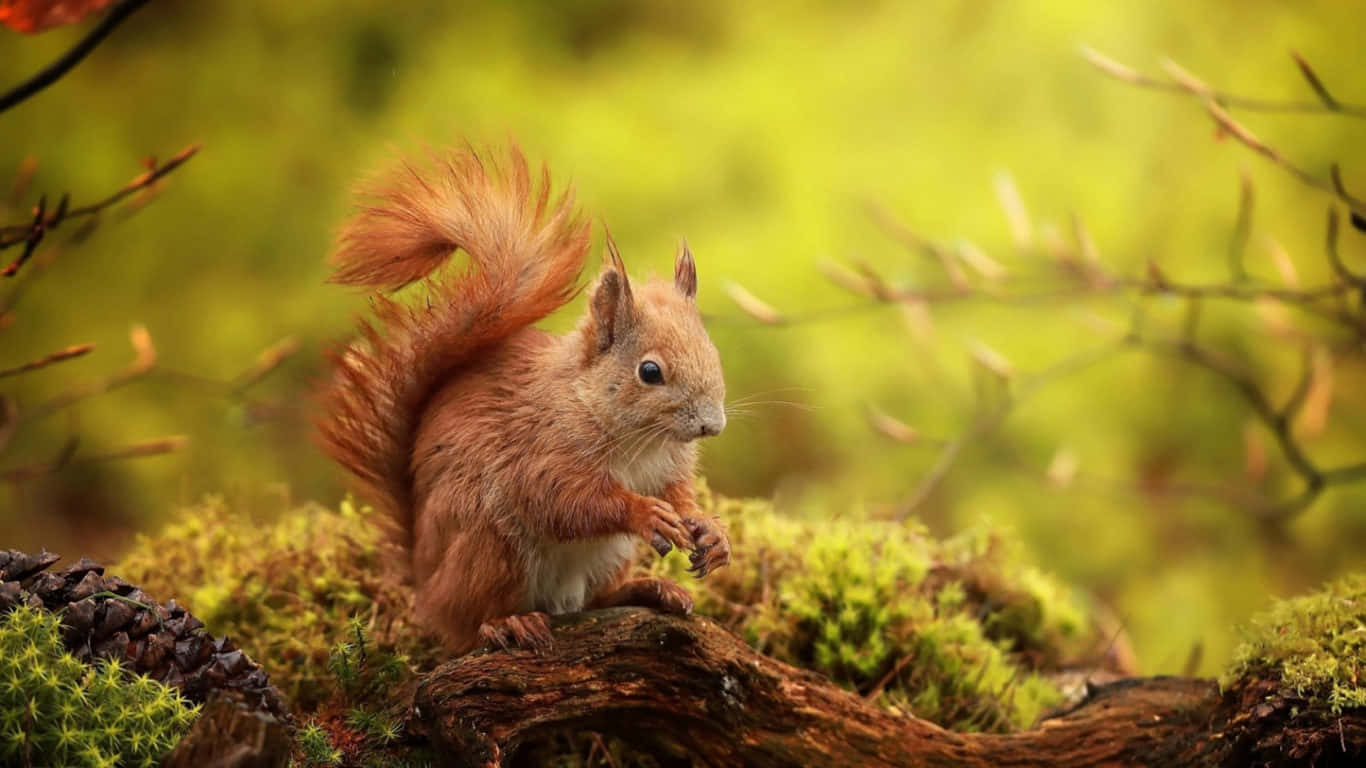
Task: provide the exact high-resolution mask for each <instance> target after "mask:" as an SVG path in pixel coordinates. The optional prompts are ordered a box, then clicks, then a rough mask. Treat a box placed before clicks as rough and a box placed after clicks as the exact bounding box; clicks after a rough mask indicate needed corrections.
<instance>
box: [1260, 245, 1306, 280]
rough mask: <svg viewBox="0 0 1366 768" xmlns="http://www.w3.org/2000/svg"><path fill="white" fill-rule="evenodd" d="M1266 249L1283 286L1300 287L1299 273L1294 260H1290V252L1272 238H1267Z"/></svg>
mask: <svg viewBox="0 0 1366 768" xmlns="http://www.w3.org/2000/svg"><path fill="white" fill-rule="evenodd" d="M1266 250H1267V252H1268V253H1269V254H1270V255H1271V264H1272V265H1273V266H1275V267H1276V272H1277V274H1279V275H1280V276H1281V282H1283V283H1285V287H1287V288H1293V289H1298V288H1299V287H1300V273H1299V270H1297V269H1295V262H1294V261H1291V259H1290V254H1289V253H1287V252H1286V250H1285V247H1284V246H1282V245H1281V244H1280V243H1279V242H1277V241H1276V240H1275V239H1273V238H1269V237H1268V238H1267V240H1266Z"/></svg>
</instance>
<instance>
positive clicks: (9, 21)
mask: <svg viewBox="0 0 1366 768" xmlns="http://www.w3.org/2000/svg"><path fill="white" fill-rule="evenodd" d="M113 1H114V0H0V24H3V25H4V26H7V27H9V28H10V29H13V30H15V31H16V32H22V33H23V34H26V35H32V34H36V33H38V32H42V31H43V30H46V29H51V28H52V27H60V26H62V25H64V24H74V23H76V22H78V21H80V20H81V19H84V18H85V17H86V16H89V15H90V14H92V13H97V12H99V11H102V10H104V8H105V7H106V6H108V5H109V4H110V3H112V2H113Z"/></svg>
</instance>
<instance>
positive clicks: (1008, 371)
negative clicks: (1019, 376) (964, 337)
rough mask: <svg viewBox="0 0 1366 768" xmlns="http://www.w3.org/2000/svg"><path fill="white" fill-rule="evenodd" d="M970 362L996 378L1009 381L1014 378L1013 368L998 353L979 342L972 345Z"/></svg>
mask: <svg viewBox="0 0 1366 768" xmlns="http://www.w3.org/2000/svg"><path fill="white" fill-rule="evenodd" d="M972 360H973V362H975V363H976V364H977V365H979V366H981V367H982V368H984V369H985V370H987V371H989V372H990V373H991V374H992V375H994V376H996V377H997V378H1001V379H1010V378H1013V377H1014V376H1015V366H1013V365H1011V364H1010V361H1009V360H1007V359H1006V358H1005V356H1004V355H1002V354H1001V353H1000V352H997V351H996V350H994V349H992V348H991V347H988V346H987V345H986V344H983V343H982V342H980V341H974V342H973V343H972Z"/></svg>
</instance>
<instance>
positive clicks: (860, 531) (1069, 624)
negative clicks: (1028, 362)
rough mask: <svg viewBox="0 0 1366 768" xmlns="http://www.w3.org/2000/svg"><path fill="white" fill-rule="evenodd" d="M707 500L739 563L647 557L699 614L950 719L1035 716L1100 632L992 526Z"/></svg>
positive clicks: (896, 701) (903, 705)
mask: <svg viewBox="0 0 1366 768" xmlns="http://www.w3.org/2000/svg"><path fill="white" fill-rule="evenodd" d="M699 503H700V506H701V508H702V511H703V512H704V513H706V514H712V515H718V516H720V517H721V518H722V519H723V520H724V521H725V522H726V524H727V526H728V528H729V532H730V540H731V545H732V550H733V556H732V564H731V565H730V566H729V567H728V568H724V569H722V570H720V571H717V572H716V573H714V574H712V575H710V576H708V577H707V578H706V579H705V580H702V581H697V580H695V579H692V578H691V577H690V576H689V575H687V574H686V572H685V571H684V569H685V568H686V561H685V559H684V558H682V557H681V556H671V557H669V558H667V559H665V560H664V561H662V562H659V563H657V564H656V565H654V566H653V568H654V570H655V571H656V572H662V573H665V574H667V575H669V576H671V577H673V578H676V579H677V580H678V581H680V583H683V584H684V585H686V586H688V587H689V589H690V591H692V593H693V595H694V597H695V599H696V601H697V611H698V612H699V613H703V614H706V615H710V616H713V617H717V618H720V619H722V620H723V621H725V622H727V623H728V624H729V625H730V626H731V627H732V628H734V629H735V630H736V631H738V632H739V633H740V634H741V635H742V636H743V637H745V639H746V640H747V641H748V642H750V643H751V644H752V645H753V646H754V647H755V648H756V649H758V650H760V651H763V652H764V653H767V654H769V655H772V656H774V657H776V658H778V659H781V660H783V661H786V662H788V663H791V664H795V665H797V666H802V667H806V668H809V669H814V670H817V671H819V672H821V673H823V674H826V675H828V676H829V677H831V678H832V679H833V680H835V681H836V682H838V683H840V684H841V685H844V686H846V687H849V688H852V689H855V690H857V691H859V692H861V693H864V694H870V695H876V696H877V697H878V698H879V699H880V700H881V701H883V703H884V704H886V705H888V706H892V707H895V708H897V709H900V710H903V711H909V712H911V713H914V714H915V715H917V716H919V717H923V718H926V719H930V720H933V721H935V722H937V723H940V724H942V725H944V726H946V727H950V728H956V729H962V730H988V731H1007V730H1011V729H1014V728H1020V727H1025V726H1028V725H1029V724H1030V723H1032V722H1033V721H1034V720H1035V718H1036V717H1037V716H1038V715H1039V714H1040V713H1041V712H1042V711H1044V710H1045V709H1046V708H1048V707H1050V706H1052V705H1054V704H1056V703H1058V702H1059V701H1060V699H1061V694H1060V692H1059V690H1058V688H1057V687H1056V686H1055V685H1054V684H1053V683H1052V682H1051V681H1050V680H1049V679H1048V677H1047V673H1048V672H1050V671H1053V670H1055V669H1057V668H1058V667H1059V666H1060V665H1061V664H1063V663H1064V662H1066V661H1076V660H1079V659H1080V658H1081V657H1082V656H1083V655H1084V654H1085V653H1086V652H1087V651H1088V650H1091V649H1093V648H1094V645H1095V643H1096V637H1095V635H1094V633H1092V632H1091V631H1090V629H1089V627H1088V626H1087V624H1086V622H1085V621H1084V619H1083V612H1082V611H1081V609H1080V608H1079V606H1078V605H1077V603H1076V601H1075V600H1074V599H1073V598H1072V597H1071V596H1070V595H1068V593H1067V591H1066V590H1065V589H1064V588H1063V587H1062V586H1061V585H1060V584H1058V583H1057V582H1056V581H1054V580H1052V579H1051V578H1049V577H1047V576H1045V575H1044V574H1042V573H1040V572H1038V571H1037V570H1034V569H1031V568H1028V567H1025V566H1023V565H1021V564H1020V563H1019V561H1018V558H1017V556H1016V553H1015V552H1014V551H1013V550H1012V548H1011V547H1010V546H1009V545H1008V543H1007V541H1006V540H1005V539H1003V538H1002V537H1001V536H999V535H998V534H995V533H991V532H989V531H987V530H985V529H983V530H974V531H970V532H968V533H966V534H964V535H962V536H958V537H955V538H953V539H949V540H946V541H936V540H934V539H932V538H930V537H929V536H927V535H926V533H925V531H924V529H923V528H921V527H919V526H918V525H916V524H914V523H904V524H903V523H898V522H894V521H886V520H875V519H869V518H867V517H866V516H862V515H858V514H850V515H845V516H841V517H829V518H825V519H821V520H811V521H807V520H798V519H794V518H791V517H786V516H783V515H781V514H778V513H777V512H775V511H774V509H773V506H772V505H771V504H770V503H768V502H766V501H757V500H736V499H726V498H722V497H718V496H715V495H713V494H711V493H710V492H708V491H707V490H706V489H705V488H703V489H702V490H701V492H700V495H699Z"/></svg>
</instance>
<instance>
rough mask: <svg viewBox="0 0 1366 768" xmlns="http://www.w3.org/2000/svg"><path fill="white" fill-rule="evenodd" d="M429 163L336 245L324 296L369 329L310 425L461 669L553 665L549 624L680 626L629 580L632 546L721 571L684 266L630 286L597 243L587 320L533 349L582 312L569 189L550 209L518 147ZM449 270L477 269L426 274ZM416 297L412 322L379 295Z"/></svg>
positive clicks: (674, 597) (694, 324)
mask: <svg viewBox="0 0 1366 768" xmlns="http://www.w3.org/2000/svg"><path fill="white" fill-rule="evenodd" d="M431 160H432V162H430V163H429V164H428V165H427V166H426V167H419V166H414V165H412V164H408V163H405V164H403V165H402V166H401V167H400V168H399V169H398V170H397V171H396V172H394V173H392V174H391V175H390V176H388V177H387V178H383V179H381V180H380V181H378V182H376V183H374V184H373V185H372V186H370V187H369V188H367V189H362V194H363V198H364V199H365V200H366V201H367V202H366V203H365V204H363V205H362V207H361V208H360V210H359V211H358V212H357V213H356V214H355V215H354V217H353V218H352V219H351V220H350V221H349V222H348V223H347V224H346V225H345V226H344V227H343V229H342V232H341V236H340V240H339V247H338V249H337V251H336V253H335V254H334V255H333V256H332V259H331V261H332V264H333V265H334V267H335V273H334V274H333V276H332V280H333V281H334V282H339V283H343V284H347V285H356V286H364V287H366V288H371V289H375V290H376V295H375V296H374V297H373V299H372V301H373V309H374V319H373V320H372V321H368V322H367V321H362V322H361V325H360V336H359V339H358V341H357V342H355V343H353V344H351V345H350V346H349V347H347V348H346V349H344V350H343V351H341V352H340V353H338V354H336V355H334V356H333V375H332V379H331V381H330V382H329V384H328V385H327V386H326V387H325V388H324V389H323V390H322V392H321V396H320V405H321V409H320V414H319V417H318V424H317V425H318V428H319V430H318V431H319V436H320V441H321V443H322V446H323V448H324V450H325V451H326V452H327V453H328V454H329V455H330V456H331V457H332V458H333V459H334V460H336V461H337V462H338V463H340V464H341V465H342V466H343V467H345V468H346V469H347V470H349V471H350V472H351V473H352V474H353V475H354V476H355V478H356V479H357V480H358V481H359V486H360V491H361V492H362V494H363V495H364V496H365V497H367V498H368V499H369V500H370V501H372V502H373V503H374V504H376V505H377V506H378V507H379V508H381V509H382V510H383V511H384V513H385V514H387V515H388V516H389V517H390V519H392V521H393V522H394V523H395V526H394V527H395V528H396V529H397V532H398V534H399V536H400V539H401V543H402V544H403V545H405V547H406V549H407V551H408V552H409V554H410V559H411V565H412V574H413V577H414V581H415V583H416V600H415V610H416V612H417V617H418V619H419V621H420V622H421V623H423V624H424V625H426V626H428V627H430V628H431V629H433V630H435V631H436V633H437V634H439V635H440V636H441V637H442V638H443V639H444V641H445V643H446V645H447V647H448V648H449V649H450V650H452V651H454V652H464V651H467V650H470V649H473V648H475V647H477V646H479V645H481V644H486V645H498V646H502V647H504V648H507V647H512V646H518V647H531V648H541V647H547V646H549V645H550V644H551V642H552V637H551V633H550V628H549V622H548V616H547V615H548V614H556V613H565V612H572V611H578V610H581V609H584V608H594V607H607V606H616V605H642V606H649V607H653V608H656V609H658V610H662V611H667V612H673V613H687V612H689V611H691V610H692V599H691V597H690V596H689V595H688V593H687V591H686V590H684V589H683V588H682V587H680V586H679V585H677V584H675V583H673V582H671V581H668V580H666V579H659V578H646V579H631V578H630V571H631V568H632V565H633V562H632V561H633V559H634V553H635V545H634V541H635V539H636V538H637V537H641V538H644V539H645V540H646V541H648V542H650V543H651V545H652V546H654V548H655V549H656V550H657V551H659V553H660V554H661V555H663V554H666V553H668V552H669V550H670V549H671V548H672V547H679V548H680V549H686V550H690V558H691V566H692V568H691V569H690V570H692V571H693V572H694V573H695V574H696V575H698V576H699V577H700V576H704V575H706V574H707V573H709V572H710V571H712V570H714V569H715V568H718V567H721V566H723V565H725V564H726V563H727V562H728V561H729V557H730V545H729V543H728V541H727V539H726V535H725V530H724V529H723V528H722V527H721V525H720V523H719V521H716V520H713V519H709V518H704V517H701V516H699V515H698V514H697V509H696V502H695V497H694V492H693V472H694V465H695V463H696V457H697V451H696V441H697V440H698V438H701V437H706V436H711V435H716V434H719V433H720V432H721V430H722V429H723V428H724V427H725V424H726V412H725V405H724V402H725V382H724V380H723V379H722V375H721V360H720V357H719V355H718V354H717V351H716V347H715V346H714V345H713V344H712V342H711V339H710V338H709V337H708V335H707V331H706V329H705V328H704V327H703V325H702V318H701V315H700V314H699V312H698V309H697V303H696V297H697V272H696V267H695V264H694V261H693V256H692V253H691V252H690V251H689V250H688V247H687V245H686V243H684V244H682V245H681V246H680V249H679V251H678V255H677V258H676V260H675V265H674V279H673V281H672V282H665V281H650V282H647V283H645V284H643V285H640V286H636V285H633V284H632V283H631V281H630V280H628V279H627V275H626V270H625V267H624V265H623V263H622V260H621V255H620V253H619V252H618V250H617V247H616V244H615V243H614V242H613V241H612V239H611V235H610V233H609V234H608V235H607V237H606V249H607V259H605V260H604V266H603V269H602V271H601V273H600V274H599V276H598V278H597V280H596V281H595V283H594V284H593V286H592V287H591V291H590V294H589V296H590V300H589V305H588V309H587V311H586V312H585V314H584V316H583V317H582V319H580V321H579V323H578V325H577V327H576V328H575V329H574V330H573V331H571V332H569V333H567V334H565V335H563V336H555V335H552V334H549V333H546V332H544V331H541V330H539V329H537V328H535V327H534V326H533V324H534V323H536V322H537V321H539V320H541V319H542V318H544V317H546V316H547V315H549V314H550V313H551V312H553V311H555V310H556V309H558V308H560V307H561V306H563V305H564V304H566V303H567V302H568V301H569V300H570V299H572V298H573V297H574V296H575V295H576V293H577V292H578V287H577V284H578V277H579V274H580V272H581V271H582V269H583V265H584V259H585V257H586V255H587V253H588V249H589V235H590V226H589V224H588V222H587V221H586V220H585V219H584V217H583V216H582V215H581V213H580V212H579V211H578V209H577V208H576V206H575V204H574V198H573V192H572V190H570V189H566V190H565V191H564V192H563V193H562V194H561V195H560V196H559V197H558V198H557V199H556V200H554V201H552V200H551V186H550V179H549V174H548V172H547V171H546V170H545V169H544V167H543V168H542V171H541V174H540V179H539V181H537V180H535V179H533V177H532V174H531V172H530V170H529V169H528V166H527V161H526V159H525V157H524V156H523V155H522V153H521V152H520V151H519V150H518V149H516V148H515V147H514V148H513V149H512V150H511V152H510V157H509V158H508V159H507V160H506V161H505V162H495V161H494V160H493V159H492V158H490V157H488V156H481V155H480V153H477V152H475V151H474V150H472V149H465V150H458V151H453V152H449V153H445V154H439V155H436V156H434V157H433V158H432V159H431ZM457 250H460V251H464V252H465V253H466V254H467V255H468V257H469V262H470V263H469V266H468V268H467V269H464V270H463V271H459V270H456V271H452V270H442V271H441V274H436V273H437V272H438V268H440V267H442V266H443V265H445V264H446V263H447V261H448V260H449V259H450V257H451V256H452V254H453V253H454V252H455V251H457ZM418 280H423V281H424V282H425V289H426V294H427V295H426V297H425V299H422V300H419V301H418V302H416V303H405V302H402V301H399V300H395V299H392V298H389V297H386V296H384V295H383V292H386V291H394V290H397V289H399V288H402V287H403V286H406V285H408V284H410V283H412V282H414V281H418Z"/></svg>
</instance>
